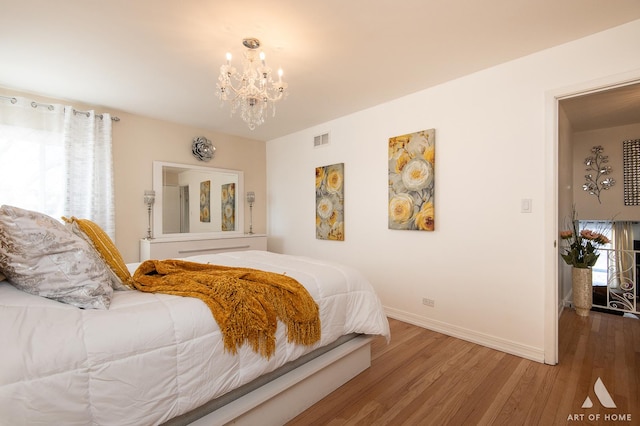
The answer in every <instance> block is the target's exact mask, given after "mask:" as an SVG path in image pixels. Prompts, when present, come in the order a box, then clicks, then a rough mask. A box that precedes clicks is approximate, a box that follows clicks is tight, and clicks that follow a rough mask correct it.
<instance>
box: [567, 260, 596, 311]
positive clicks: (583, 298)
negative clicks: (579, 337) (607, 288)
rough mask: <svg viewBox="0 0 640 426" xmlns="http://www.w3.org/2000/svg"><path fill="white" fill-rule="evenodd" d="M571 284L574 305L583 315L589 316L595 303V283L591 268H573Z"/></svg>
mask: <svg viewBox="0 0 640 426" xmlns="http://www.w3.org/2000/svg"><path fill="white" fill-rule="evenodd" d="M571 286H572V288H573V306H574V307H575V308H576V313H577V314H578V315H579V316H581V317H588V316H589V311H590V310H591V305H592V304H593V283H592V280H591V268H575V267H574V268H572V270H571Z"/></svg>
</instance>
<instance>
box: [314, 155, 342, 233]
mask: <svg viewBox="0 0 640 426" xmlns="http://www.w3.org/2000/svg"><path fill="white" fill-rule="evenodd" d="M316 238H317V239H319V240H334V241H344V163H339V164H333V165H331V166H324V167H316Z"/></svg>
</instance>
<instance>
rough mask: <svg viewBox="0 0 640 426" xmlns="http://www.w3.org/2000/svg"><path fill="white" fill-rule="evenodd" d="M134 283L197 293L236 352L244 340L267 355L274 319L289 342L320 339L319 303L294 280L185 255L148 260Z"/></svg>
mask: <svg viewBox="0 0 640 426" xmlns="http://www.w3.org/2000/svg"><path fill="white" fill-rule="evenodd" d="M133 281H134V285H135V288H136V289H138V290H140V291H144V292H147V293H165V294H174V295H178V296H187V297H197V298H198V299H201V300H202V301H204V302H205V303H206V304H207V306H209V308H210V309H211V313H212V314H213V317H214V318H215V320H216V321H217V322H218V325H219V326H220V330H221V331H222V336H223V339H224V346H225V349H226V350H228V351H229V352H231V353H233V354H235V353H236V352H237V349H238V348H239V347H240V346H241V345H242V344H244V342H248V343H249V344H250V345H251V346H252V348H253V350H254V351H255V352H256V353H259V354H261V355H262V356H264V357H266V358H269V357H271V355H273V353H274V352H275V348H276V338H275V332H276V328H277V325H278V323H277V320H278V319H280V320H281V321H282V322H283V323H284V324H285V325H286V327H287V336H288V340H289V342H293V343H299V344H304V345H311V344H313V343H315V342H317V341H318V340H319V339H320V316H319V313H318V305H317V304H316V302H315V301H314V300H313V298H311V296H310V295H309V293H308V292H307V289H305V288H304V287H303V286H302V285H301V284H300V283H299V282H298V281H296V280H295V279H293V278H291V277H288V276H286V275H282V274H276V273H273V272H266V271H260V270H257V269H250V268H237V267H229V266H219V265H209V264H203V263H195V262H187V261H183V260H147V261H145V262H143V263H142V264H141V265H140V266H139V267H138V269H137V270H136V272H135V273H134V274H133Z"/></svg>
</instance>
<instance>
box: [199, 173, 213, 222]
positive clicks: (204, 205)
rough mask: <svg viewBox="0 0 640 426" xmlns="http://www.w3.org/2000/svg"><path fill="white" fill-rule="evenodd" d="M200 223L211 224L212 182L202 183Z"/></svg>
mask: <svg viewBox="0 0 640 426" xmlns="http://www.w3.org/2000/svg"><path fill="white" fill-rule="evenodd" d="M200 222H211V181H210V180H205V181H204V182H200Z"/></svg>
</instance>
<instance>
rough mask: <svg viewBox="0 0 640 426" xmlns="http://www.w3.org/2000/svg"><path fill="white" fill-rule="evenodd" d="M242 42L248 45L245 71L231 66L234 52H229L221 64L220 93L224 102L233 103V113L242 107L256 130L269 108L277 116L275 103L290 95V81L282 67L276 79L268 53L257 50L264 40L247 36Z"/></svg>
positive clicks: (244, 117) (251, 125)
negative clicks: (284, 79) (224, 62)
mask: <svg viewBox="0 0 640 426" xmlns="http://www.w3.org/2000/svg"><path fill="white" fill-rule="evenodd" d="M242 44H243V45H244V46H245V47H246V48H247V50H246V51H245V52H244V55H243V56H244V59H243V61H242V66H243V71H242V72H241V73H240V72H238V71H237V70H236V69H235V67H232V66H231V53H227V62H226V64H224V65H222V66H221V67H220V76H219V77H218V84H217V85H216V87H217V88H218V90H217V92H216V95H217V96H218V98H220V100H221V101H230V102H231V114H232V115H233V114H234V113H235V112H236V111H237V110H240V114H241V115H242V119H243V120H244V121H245V123H247V125H248V126H249V128H250V129H251V130H253V129H255V128H256V126H259V125H261V124H262V123H264V117H265V115H266V114H267V113H268V112H269V110H271V114H272V116H275V115H276V107H275V103H276V102H277V101H279V100H280V99H282V98H283V97H284V96H285V95H286V92H285V90H286V89H287V83H284V82H283V81H282V69H279V70H278V81H273V79H272V77H271V68H269V67H268V66H267V64H266V62H265V55H264V52H260V53H258V50H257V49H258V48H259V47H260V40H258V39H257V38H245V39H244V40H242Z"/></svg>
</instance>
